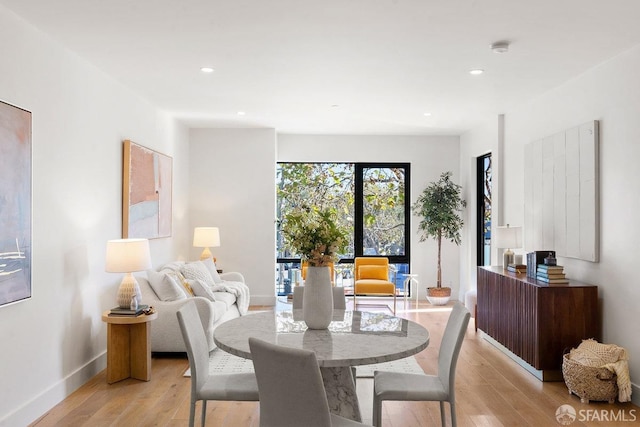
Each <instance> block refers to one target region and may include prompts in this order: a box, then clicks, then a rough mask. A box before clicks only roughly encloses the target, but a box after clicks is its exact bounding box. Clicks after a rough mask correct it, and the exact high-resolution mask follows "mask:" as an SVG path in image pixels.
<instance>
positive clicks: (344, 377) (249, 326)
mask: <svg viewBox="0 0 640 427" xmlns="http://www.w3.org/2000/svg"><path fill="white" fill-rule="evenodd" d="M249 337H256V338H259V339H262V340H264V341H267V342H270V343H274V344H278V345H283V346H287V347H293V348H302V349H306V350H313V351H314V352H315V353H316V357H317V359H318V365H319V366H320V371H321V372H322V377H323V380H324V385H325V390H326V393H327V400H328V401H329V408H330V409H331V412H333V413H335V414H337V415H340V416H343V417H345V418H349V419H352V420H356V421H362V416H361V414H360V407H359V404H358V397H357V395H356V391H355V378H354V377H353V374H352V369H351V367H352V366H357V365H368V364H373V363H382V362H388V361H391V360H397V359H402V358H405V357H409V356H411V355H414V354H416V353H418V352H420V351H422V350H423V349H425V348H426V347H427V346H428V345H429V331H427V329H425V328H424V327H423V326H421V325H419V324H417V323H415V322H412V321H410V320H407V319H403V318H401V317H396V316H391V315H387V314H383V313H375V312H367V311H349V310H334V312H333V321H332V322H331V324H330V325H329V327H328V328H327V329H321V330H314V329H308V328H307V325H306V324H305V323H304V320H302V310H292V311H268V312H257V313H250V314H247V315H245V316H242V317H239V318H237V319H233V320H229V321H227V322H224V323H222V324H221V325H220V326H218V327H217V328H216V329H215V331H214V335H213V338H214V341H215V343H216V345H217V346H218V347H219V348H220V349H222V350H224V351H226V352H228V353H231V354H234V355H236V356H240V357H243V358H246V359H251V352H250V350H249V341H248V340H249Z"/></svg>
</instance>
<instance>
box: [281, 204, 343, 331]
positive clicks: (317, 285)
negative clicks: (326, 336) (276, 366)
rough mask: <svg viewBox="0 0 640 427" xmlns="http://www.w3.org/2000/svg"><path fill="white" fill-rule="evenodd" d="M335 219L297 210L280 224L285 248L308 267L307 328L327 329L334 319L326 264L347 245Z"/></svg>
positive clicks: (304, 302) (326, 214)
mask: <svg viewBox="0 0 640 427" xmlns="http://www.w3.org/2000/svg"><path fill="white" fill-rule="evenodd" d="M336 216H337V213H336V212H335V210H321V209H319V208H317V207H312V208H298V209H296V210H294V211H293V212H291V213H289V214H288V215H286V216H285V218H284V221H283V224H282V231H283V235H284V239H285V244H286V246H287V247H288V248H289V249H291V250H292V251H293V252H294V253H296V254H298V255H300V256H301V257H302V258H303V259H304V260H306V261H307V263H308V264H309V267H308V269H307V276H306V279H305V285H304V286H305V291H304V295H303V297H302V316H303V319H304V321H305V323H306V324H307V327H308V328H309V329H326V328H327V327H328V326H329V324H330V323H331V318H332V316H333V291H332V289H331V278H330V275H329V265H330V264H331V263H332V262H335V261H336V260H337V258H338V253H339V252H341V251H344V249H345V247H346V242H347V239H346V234H347V233H346V230H345V229H344V228H342V227H340V226H339V225H338V223H337V221H336Z"/></svg>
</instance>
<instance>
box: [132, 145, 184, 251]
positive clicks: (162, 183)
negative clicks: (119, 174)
mask: <svg viewBox="0 0 640 427" xmlns="http://www.w3.org/2000/svg"><path fill="white" fill-rule="evenodd" d="M172 161H173V160H172V159H171V157H169V156H166V155H164V154H161V153H158V152H157V151H153V150H151V149H149V148H146V147H143V146H141V145H138V144H135V143H134V142H131V141H129V140H127V141H125V142H124V164H123V168H124V174H123V189H122V191H123V213H122V237H123V238H125V239H126V238H129V239H133V238H145V239H154V238H159V237H169V236H171V209H172V207H171V191H172V183H171V180H172Z"/></svg>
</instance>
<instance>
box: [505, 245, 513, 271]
mask: <svg viewBox="0 0 640 427" xmlns="http://www.w3.org/2000/svg"><path fill="white" fill-rule="evenodd" d="M513 256H514V253H513V251H512V250H511V249H507V250H505V251H504V252H503V253H502V266H503V267H504V269H505V270H506V268H507V266H508V265H509V264H513Z"/></svg>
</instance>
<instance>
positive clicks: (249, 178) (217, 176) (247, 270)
mask: <svg viewBox="0 0 640 427" xmlns="http://www.w3.org/2000/svg"><path fill="white" fill-rule="evenodd" d="M189 147H190V157H191V159H192V161H191V164H190V171H189V173H190V183H191V184H190V189H189V191H190V197H189V222H190V224H191V233H193V227H205V226H210V227H219V228H220V241H221V244H220V247H218V248H212V249H211V251H212V252H213V255H214V257H216V258H217V261H218V262H217V266H218V267H219V268H222V269H223V270H224V271H226V272H229V271H239V272H241V273H242V274H243V275H244V277H245V281H246V283H247V285H248V286H249V288H250V290H251V304H255V305H274V304H275V263H276V253H275V252H276V250H275V244H274V242H275V182H276V177H275V176H276V134H275V130H273V129H192V130H191V132H190V144H189ZM200 252H202V249H198V248H192V250H191V258H192V259H198V257H199V255H200Z"/></svg>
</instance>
